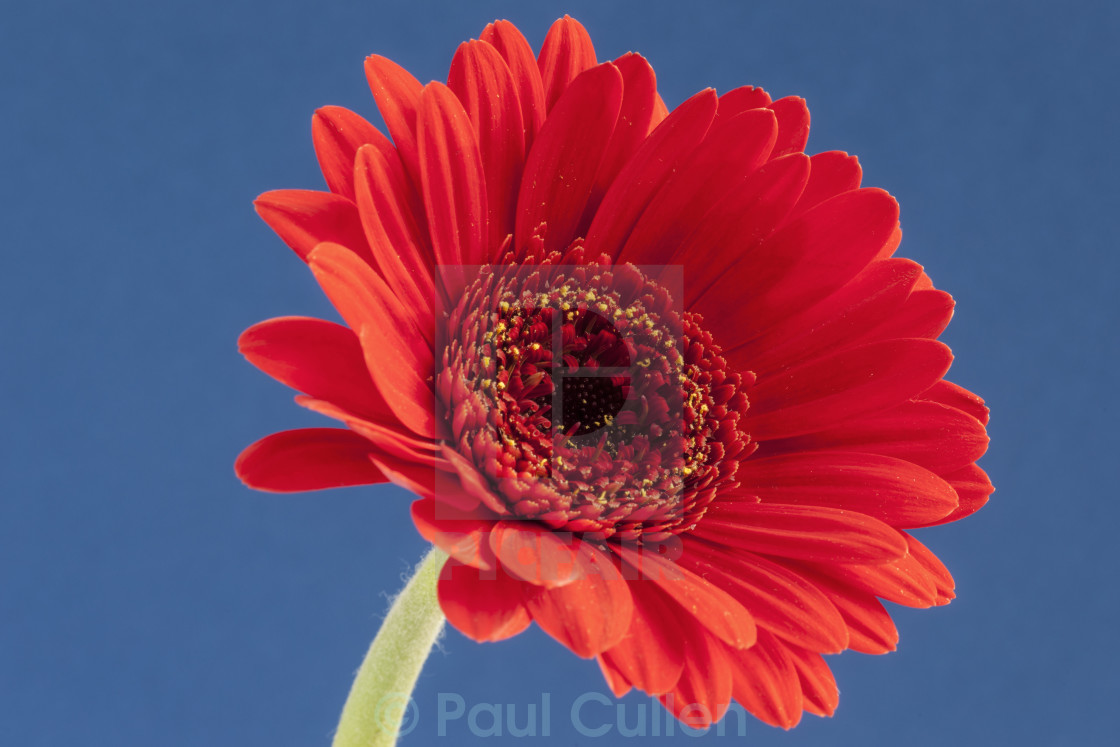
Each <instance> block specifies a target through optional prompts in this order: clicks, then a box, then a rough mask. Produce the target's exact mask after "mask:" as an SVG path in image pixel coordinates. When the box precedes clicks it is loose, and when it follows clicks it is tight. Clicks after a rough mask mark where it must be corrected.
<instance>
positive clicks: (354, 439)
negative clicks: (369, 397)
mask: <svg viewBox="0 0 1120 747" xmlns="http://www.w3.org/2000/svg"><path fill="white" fill-rule="evenodd" d="M371 452H374V448H373V446H372V444H370V442H369V441H367V440H366V439H364V438H362V437H361V436H359V435H357V434H356V433H351V432H350V431H348V430H344V429H342V428H301V429H299V430H291V431H281V432H279V433H273V434H272V435H270V436H265V437H264V438H262V439H261V440H259V441H257V442H256V443H254V444H251V445H250V446H248V447H246V449H245V450H244V451H242V452H241V455H240V456H239V457H237V462H236V464H235V465H234V470H235V471H236V472H237V476H238V477H239V478H241V481H242V482H243V483H245V484H246V485H248V486H249V487H250V488H255V489H257V490H267V491H269V492H274V493H298V492H301V491H305V490H324V489H326V488H341V487H345V486H347V485H370V484H373V483H379V482H388V478H386V477H385V475H384V474H382V472H381V470H379V469H377V467H375V466H374V465H373V463H372V462H371V461H370V460H369V455H370V453H371Z"/></svg>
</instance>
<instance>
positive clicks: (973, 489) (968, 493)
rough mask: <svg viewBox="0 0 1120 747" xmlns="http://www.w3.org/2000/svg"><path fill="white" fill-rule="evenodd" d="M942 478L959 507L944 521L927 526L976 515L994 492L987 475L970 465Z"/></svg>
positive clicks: (940, 520)
mask: <svg viewBox="0 0 1120 747" xmlns="http://www.w3.org/2000/svg"><path fill="white" fill-rule="evenodd" d="M943 477H944V478H945V481H946V482H948V483H949V484H950V485H952V486H953V490H955V491H956V493H957V499H958V500H959V505H958V506H957V508H956V510H954V511H953V512H952V513H951V514H949V515H948V516H946V517H945V518H944V519H939V520H938V521H935V522H932V523H931V524H930V525H929V526H935V525H937V524H948V523H949V522H950V521H956V520H957V519H963V518H964V517H966V516H969V515H971V514H974V513H976V512H977V511H979V510H980V509H981V508H983V507H984V504H986V503H987V502H988V496H990V495H991V494H992V493H993V492H994V491H995V488H993V487H992V481H991V480H990V479H988V475H987V474H986V473H985V472H984V470H982V469H980V468H979V467H978V466H976V465H975V464H970V465H968V466H967V467H964V468H963V469H960V470H957V471H956V472H951V473H949V474H947V475H943Z"/></svg>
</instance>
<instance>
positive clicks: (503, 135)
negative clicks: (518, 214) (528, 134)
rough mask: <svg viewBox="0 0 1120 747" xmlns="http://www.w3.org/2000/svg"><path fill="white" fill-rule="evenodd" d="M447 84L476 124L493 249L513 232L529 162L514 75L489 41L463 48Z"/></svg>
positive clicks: (457, 55)
mask: <svg viewBox="0 0 1120 747" xmlns="http://www.w3.org/2000/svg"><path fill="white" fill-rule="evenodd" d="M447 86H448V88H450V89H451V90H452V91H454V92H455V95H456V96H458V97H459V101H461V102H462V103H463V107H464V109H466V112H467V116H468V117H469V118H470V120H471V123H472V124H473V125H474V133H475V137H476V139H477V140H478V147H479V155H480V157H481V159H482V170H483V172H484V174H485V181H486V204H487V207H488V209H489V223H490V235H489V242H490V245H491V246H492V247H497V246H500V245H501V243H502V241H504V240H505V238H506V236H508V235H510V234H512V233H513V223H514V210H515V209H516V207H517V192H518V188H519V187H520V186H521V171H522V168H523V166H524V163H525V153H526V149H525V125H524V124H523V122H522V121H521V117H522V114H521V102H520V101H519V99H518V92H517V87H516V85H515V84H514V80H513V74H512V73H511V72H510V70H509V66H507V65H506V63H505V60H503V59H502V57H501V55H500V54H498V50H496V49H494V47H492V46H490V45H489V44H487V43H486V42H483V41H471V42H466V43H464V44H461V45H459V49H458V50H457V51H456V52H455V57H454V58H453V59H452V60H451V71H450V72H449V73H448V76H447Z"/></svg>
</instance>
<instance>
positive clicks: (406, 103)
mask: <svg viewBox="0 0 1120 747" xmlns="http://www.w3.org/2000/svg"><path fill="white" fill-rule="evenodd" d="M366 80H368V81H369V90H370V91H371V92H372V93H373V98H374V100H375V101H376V102H377V109H378V111H380V112H381V118H382V119H384V120H385V126H386V127H388V128H389V134H390V135H391V136H392V137H393V143H394V144H396V146H397V150H398V151H399V152H400V154H401V160H402V161H404V166H405V169H407V170H408V174H409V176H410V177H411V178H412V182H413V183H414V184H419V183H420V149H419V145H418V144H417V135H416V115H417V110H418V109H419V108H420V92H421V90H422V89H423V86H421V85H420V81H418V80H416V78H414V77H413V76H412V74H411V73H409V72H408V71H407V70H405V69H404V68H403V67H401V66H400V65H398V64H397V63H395V62H393V61H392V60H388V59H386V58H384V57H382V56H380V55H376V54H372V55H370V56H369V57H367V58H366Z"/></svg>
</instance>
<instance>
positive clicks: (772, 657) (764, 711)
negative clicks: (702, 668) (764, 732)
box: [728, 631, 803, 729]
mask: <svg viewBox="0 0 1120 747" xmlns="http://www.w3.org/2000/svg"><path fill="white" fill-rule="evenodd" d="M728 655H729V659H730V661H731V667H732V675H733V677H734V685H733V686H732V693H733V694H734V696H735V700H737V701H739V703H740V704H742V706H743V707H744V708H746V709H747V710H748V711H750V712H751V713H753V714H754V715H755V716H756V717H758V718H759V719H761V720H763V721H765V722H766V723H768V724H771V725H772V726H780V727H782V728H783V729H792V728H793V727H794V726H796V725H797V723H798V722H799V721H800V720H801V711H802V708H803V701H802V695H801V681H800V677H799V675H798V670H797V668H796V667H795V666H794V663H793V658H792V657H791V656H790V654H789V649H788V648H787V647H786V646H784V645H783V644H782V643H780V642H779V641H778V640H777V639H776V638H774V636H772V635H769V634H768V633H766V631H759V633H758V643H757V644H755V645H754V646H751V647H750V648H748V649H746V650H744V651H729V652H728Z"/></svg>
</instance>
